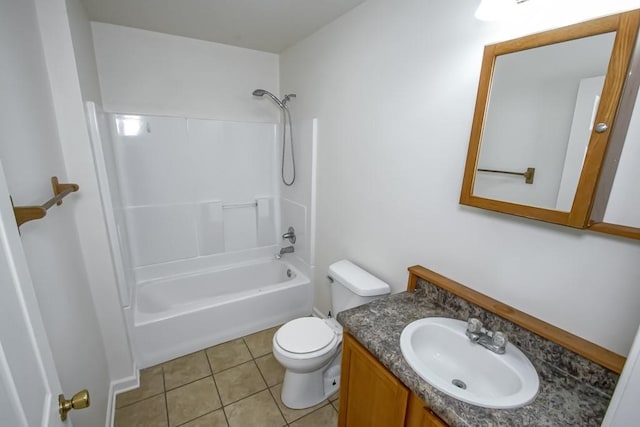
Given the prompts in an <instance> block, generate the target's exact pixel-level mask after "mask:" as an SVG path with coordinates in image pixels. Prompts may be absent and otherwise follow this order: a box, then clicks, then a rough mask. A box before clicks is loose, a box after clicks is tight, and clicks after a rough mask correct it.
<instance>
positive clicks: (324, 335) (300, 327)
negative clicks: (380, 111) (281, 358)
mask: <svg viewBox="0 0 640 427" xmlns="http://www.w3.org/2000/svg"><path fill="white" fill-rule="evenodd" d="M335 337H336V335H335V333H334V332H333V330H332V329H331V328H330V327H328V326H327V325H326V323H325V322H324V321H323V320H322V319H318V318H317V317H302V318H300V319H295V320H292V321H290V322H287V323H285V324H284V325H283V326H282V327H281V328H280V329H279V330H278V332H277V333H276V341H277V343H278V345H279V346H280V347H282V349H283V350H286V351H288V352H290V353H299V354H302V353H312V352H314V351H318V350H321V349H323V348H325V347H326V346H328V345H329V344H331V343H332V342H333V340H334V339H335Z"/></svg>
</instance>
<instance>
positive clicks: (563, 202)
mask: <svg viewBox="0 0 640 427" xmlns="http://www.w3.org/2000/svg"><path fill="white" fill-rule="evenodd" d="M639 25H640V10H635V11H631V12H626V13H621V14H617V15H612V16H608V17H604V18H599V19H595V20H592V21H588V22H583V23H580V24H576V25H571V26H568V27H564V28H559V29H555V30H551V31H546V32H543V33H538V34H533V35H530V36H526V37H522V38H518V39H515V40H510V41H506V42H501V43H497V44H492V45H488V46H486V47H485V50H484V56H483V60H482V69H481V73H480V82H479V86H478V95H477V99H476V106H475V113H474V118H473V123H472V129H471V136H470V141H469V150H468V153H467V160H466V165H465V172H464V177H463V183H462V191H461V195H460V203H461V204H463V205H468V206H474V207H478V208H483V209H489V210H493V211H498V212H503V213H508V214H512V215H518V216H523V217H527V218H532V219H538V220H542V221H547V222H552V223H556V224H562V225H567V226H571V227H576V228H586V227H588V226H589V218H590V214H591V210H592V208H593V204H594V199H595V192H596V188H597V185H598V179H599V177H600V175H601V173H602V168H603V163H604V158H605V154H606V151H607V145H608V142H609V137H610V133H611V129H612V127H613V123H614V119H615V118H616V113H617V109H618V105H619V102H620V97H621V94H622V91H623V87H624V84H625V79H626V76H627V72H628V70H629V65H630V61H631V56H632V54H633V49H634V46H635V43H636V37H637V34H638V27H639Z"/></svg>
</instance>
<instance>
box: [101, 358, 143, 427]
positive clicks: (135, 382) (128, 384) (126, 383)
mask: <svg viewBox="0 0 640 427" xmlns="http://www.w3.org/2000/svg"><path fill="white" fill-rule="evenodd" d="M138 387H140V370H138V367H137V366H136V364H135V363H134V364H133V374H132V375H131V376H129V377H125V378H121V379H119V380H115V381H111V384H110V385H109V399H108V400H107V420H106V422H105V426H106V427H113V423H114V421H115V420H114V417H115V413H116V395H118V394H120V393H123V392H125V391H129V390H133V389H134V388H138Z"/></svg>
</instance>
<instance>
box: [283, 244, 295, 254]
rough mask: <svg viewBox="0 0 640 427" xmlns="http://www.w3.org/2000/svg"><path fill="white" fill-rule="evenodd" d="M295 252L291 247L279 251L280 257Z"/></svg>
mask: <svg viewBox="0 0 640 427" xmlns="http://www.w3.org/2000/svg"><path fill="white" fill-rule="evenodd" d="M294 251H295V249H294V248H293V246H287V247H286V248H282V249H280V256H282V255H284V254H292V253H293V252H294Z"/></svg>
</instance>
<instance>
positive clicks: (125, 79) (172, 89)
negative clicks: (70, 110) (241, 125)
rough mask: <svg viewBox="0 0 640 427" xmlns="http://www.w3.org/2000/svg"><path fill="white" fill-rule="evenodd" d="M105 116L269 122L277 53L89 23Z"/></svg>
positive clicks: (272, 111) (275, 88)
mask: <svg viewBox="0 0 640 427" xmlns="http://www.w3.org/2000/svg"><path fill="white" fill-rule="evenodd" d="M91 26H92V28H93V37H94V43H95V51H96V59H97V63H98V71H99V76H100V87H101V89H102V100H103V107H104V109H105V110H106V111H111V112H119V113H140V114H153V115H169V116H179V117H198V118H215V119H219V120H238V121H259V122H271V123H272V122H274V121H278V120H279V111H278V109H277V108H274V106H273V104H271V102H270V101H268V100H267V99H260V100H258V99H255V98H254V97H253V96H252V95H251V93H252V92H253V90H254V89H257V88H262V89H266V90H268V91H270V92H273V93H275V94H278V93H279V88H278V55H275V54H273V53H267V52H260V51H255V50H250V49H244V48H238V47H233V46H227V45H223V44H219V43H211V42H206V41H202V40H195V39H189V38H185V37H177V36H172V35H168V34H162V33H156V32H152V31H144V30H137V29H133V28H128V27H121V26H117V25H110V24H103V23H97V22H93V23H92V24H91Z"/></svg>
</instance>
